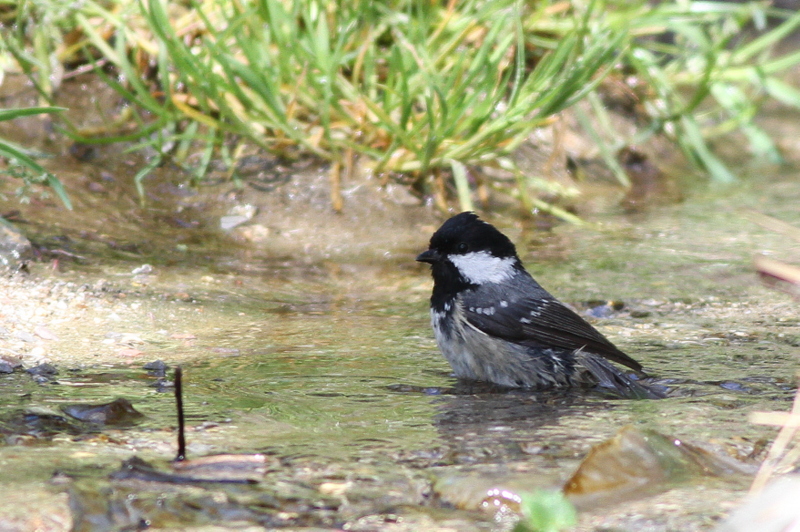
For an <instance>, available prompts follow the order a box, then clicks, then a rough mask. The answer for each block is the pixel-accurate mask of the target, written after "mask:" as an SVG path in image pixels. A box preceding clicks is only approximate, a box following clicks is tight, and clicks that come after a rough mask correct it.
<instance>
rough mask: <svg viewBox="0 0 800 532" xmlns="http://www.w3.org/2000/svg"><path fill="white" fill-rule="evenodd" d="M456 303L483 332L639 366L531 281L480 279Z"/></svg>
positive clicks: (640, 366) (532, 345) (525, 342)
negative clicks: (487, 281)
mask: <svg viewBox="0 0 800 532" xmlns="http://www.w3.org/2000/svg"><path fill="white" fill-rule="evenodd" d="M528 279H530V278H528ZM530 281H533V280H532V279H530ZM509 288H513V290H509ZM462 302H463V305H464V313H465V315H466V318H467V321H468V322H469V323H470V324H471V325H472V326H473V327H475V328H476V329H478V330H480V331H482V332H484V333H486V334H488V335H491V336H495V337H498V338H502V339H504V340H507V341H509V342H513V343H517V344H521V345H527V346H531V347H560V348H563V349H569V350H573V351H574V350H578V349H583V350H584V351H587V352H589V353H594V354H596V355H600V356H602V357H604V358H607V359H608V360H611V361H614V362H617V363H619V364H622V365H624V366H627V367H629V368H631V369H633V370H635V371H640V370H641V369H642V365H641V364H639V363H638V362H636V361H635V360H634V359H632V358H631V357H629V356H628V355H626V354H625V353H623V352H622V351H620V350H619V349H618V348H617V347H616V346H615V345H614V344H612V343H611V342H609V341H608V339H606V337H605V336H603V335H602V334H600V332H598V331H597V330H596V329H595V328H594V327H592V326H591V325H590V324H589V323H587V322H586V320H584V319H583V318H581V317H580V316H578V315H577V314H576V313H575V312H573V311H572V310H570V309H569V308H568V307H567V306H565V305H564V304H563V303H561V302H560V301H558V300H557V299H555V298H554V297H553V296H551V295H550V294H549V293H548V292H547V291H545V290H544V289H543V288H541V287H540V286H539V285H538V284H536V283H535V281H533V284H530V283H529V282H527V280H526V279H522V280H519V281H517V282H516V284H512V285H510V286H509V285H500V284H486V285H483V286H481V287H480V288H479V289H478V290H469V291H466V292H465V293H464V294H463V299H462Z"/></svg>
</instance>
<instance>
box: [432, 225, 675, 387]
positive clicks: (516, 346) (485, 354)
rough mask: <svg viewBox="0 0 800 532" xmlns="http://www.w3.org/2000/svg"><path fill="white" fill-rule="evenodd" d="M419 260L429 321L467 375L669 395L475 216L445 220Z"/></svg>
mask: <svg viewBox="0 0 800 532" xmlns="http://www.w3.org/2000/svg"><path fill="white" fill-rule="evenodd" d="M417 260H418V261H419V262H426V263H428V264H430V265H431V272H432V274H433V294H432V295H431V324H432V325H433V331H434V335H435V336H436V342H437V344H438V345H439V349H441V351H442V353H443V354H444V357H445V358H446V359H447V361H448V362H449V363H450V365H451V366H452V367H453V370H454V372H455V376H456V377H458V378H461V379H468V380H475V381H485V382H491V383H494V384H498V385H500V386H505V387H514V388H521V387H524V388H536V389H543V388H556V387H571V386H598V387H600V388H602V389H606V390H611V391H613V392H615V393H617V394H619V395H621V396H623V397H626V398H661V397H664V394H663V393H662V392H660V391H658V390H654V389H651V388H649V387H647V386H645V385H644V384H642V383H639V382H637V380H636V379H635V378H632V377H630V376H628V375H625V374H624V373H622V372H621V371H620V369H618V368H617V367H616V366H614V365H613V364H611V362H609V361H612V362H617V363H619V364H622V365H623V366H627V367H629V368H631V369H632V370H634V371H635V372H637V373H639V374H641V370H642V366H641V364H639V363H638V362H636V361H635V360H634V359H632V358H631V357H629V356H628V355H626V354H625V353H623V352H622V351H620V350H619V349H618V348H617V347H616V346H615V345H614V344H612V343H611V342H610V341H608V340H607V339H606V337H605V336H603V335H602V334H600V332H598V331H597V330H596V329H595V328H594V327H592V326H591V325H589V323H587V322H586V321H585V320H584V319H583V318H581V317H580V316H578V315H577V314H576V313H575V312H573V311H572V310H570V309H569V308H568V307H567V306H565V305H564V304H563V303H561V302H560V301H558V300H557V299H556V298H554V297H553V296H552V295H550V293H549V292H547V291H546V290H545V289H544V288H542V287H541V286H540V285H539V283H537V282H536V281H535V280H534V279H533V277H531V275H530V274H529V273H528V272H527V271H526V270H525V267H524V266H523V265H522V262H521V261H520V260H519V257H518V256H517V250H516V248H515V247H514V244H513V243H512V242H511V240H509V239H508V237H507V236H505V235H504V234H503V233H501V232H500V231H498V230H497V229H496V228H495V227H494V226H492V225H491V224H489V223H488V222H485V221H483V220H481V219H480V218H479V217H478V216H477V215H476V214H475V213H472V212H462V213H461V214H457V215H456V216H453V217H452V218H450V219H449V220H447V221H446V222H445V223H444V224H443V225H442V226H441V227H440V228H439V230H438V231H436V232H435V233H434V234H433V236H432V237H431V241H430V245H429V249H428V250H427V251H425V252H423V253H421V254H420V255H419V256H418V257H417Z"/></svg>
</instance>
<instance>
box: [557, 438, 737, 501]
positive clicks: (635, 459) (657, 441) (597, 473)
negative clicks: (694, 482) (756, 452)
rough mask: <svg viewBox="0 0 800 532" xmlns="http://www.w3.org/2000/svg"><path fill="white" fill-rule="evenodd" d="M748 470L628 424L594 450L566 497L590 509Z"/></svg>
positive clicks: (576, 476) (734, 462) (691, 446)
mask: <svg viewBox="0 0 800 532" xmlns="http://www.w3.org/2000/svg"><path fill="white" fill-rule="evenodd" d="M748 472H749V471H748V468H747V467H746V466H745V465H744V464H741V463H739V462H736V461H734V460H733V459H731V458H728V457H723V456H718V455H715V454H712V453H710V452H708V451H706V450H704V449H701V448H700V447H696V446H694V445H691V444H688V443H686V442H683V441H681V440H679V439H677V438H672V437H669V436H666V435H664V434H661V433H659V432H656V431H654V430H649V429H644V430H639V429H636V428H634V427H631V426H628V427H623V428H622V429H621V430H620V431H619V432H618V433H617V434H616V435H615V436H614V437H613V438H611V439H609V440H606V441H604V442H602V443H600V444H599V445H596V446H595V447H594V448H592V450H591V451H590V452H589V455H588V456H587V457H586V458H585V459H584V460H583V462H582V463H581V465H580V466H579V467H578V470H577V471H576V472H575V474H573V475H572V477H571V478H570V479H569V480H568V481H567V483H566V485H565V486H564V493H565V494H566V495H568V496H569V497H570V499H571V500H572V501H573V502H574V503H575V504H577V505H578V506H579V507H582V508H587V507H593V506H597V505H602V504H610V503H616V502H619V501H620V500H625V499H634V498H639V497H642V496H646V495H652V494H654V493H658V492H660V491H664V490H667V489H670V488H671V487H673V486H674V485H675V483H678V482H683V481H686V480H689V479H690V478H693V477H696V476H700V475H711V476H720V475H731V474H737V473H748Z"/></svg>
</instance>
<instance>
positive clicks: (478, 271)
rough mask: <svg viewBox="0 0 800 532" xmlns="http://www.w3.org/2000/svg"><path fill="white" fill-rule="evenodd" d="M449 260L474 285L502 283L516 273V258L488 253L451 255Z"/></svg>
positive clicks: (476, 252) (477, 252) (475, 252)
mask: <svg viewBox="0 0 800 532" xmlns="http://www.w3.org/2000/svg"><path fill="white" fill-rule="evenodd" d="M448 258H449V259H450V262H452V263H453V265H455V267H456V268H458V271H459V272H461V275H463V276H464V279H466V280H467V281H469V282H470V283H472V284H484V283H502V282H503V281H505V280H507V279H510V278H511V277H513V276H514V274H515V273H516V270H515V269H514V264H515V262H516V259H515V258H514V257H503V258H501V257H495V256H494V255H492V254H491V253H489V252H487V251H474V252H472V253H465V254H464V255H450V256H449V257H448Z"/></svg>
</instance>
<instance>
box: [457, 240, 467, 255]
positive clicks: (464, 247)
mask: <svg viewBox="0 0 800 532" xmlns="http://www.w3.org/2000/svg"><path fill="white" fill-rule="evenodd" d="M468 249H469V246H468V245H467V243H466V242H461V243H459V244H458V245H457V246H456V250H457V251H458V252H459V253H466V252H467V250H468Z"/></svg>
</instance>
